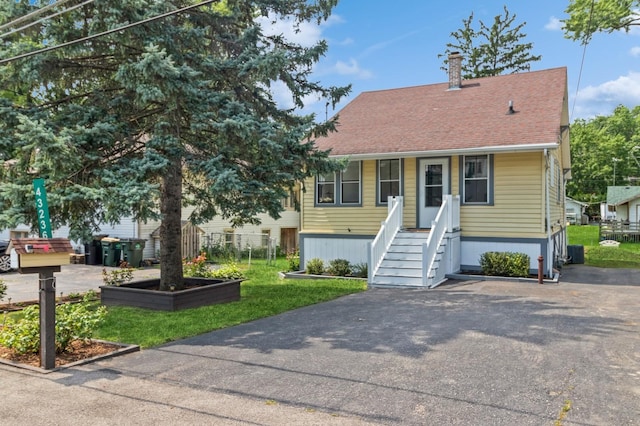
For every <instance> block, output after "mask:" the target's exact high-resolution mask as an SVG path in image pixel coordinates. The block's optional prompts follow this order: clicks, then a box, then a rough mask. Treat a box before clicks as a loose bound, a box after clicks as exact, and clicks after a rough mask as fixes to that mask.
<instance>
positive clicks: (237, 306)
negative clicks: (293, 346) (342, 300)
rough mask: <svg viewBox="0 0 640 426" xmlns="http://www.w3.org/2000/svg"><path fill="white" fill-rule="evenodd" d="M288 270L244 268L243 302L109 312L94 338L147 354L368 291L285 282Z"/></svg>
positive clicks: (344, 284) (280, 264)
mask: <svg viewBox="0 0 640 426" xmlns="http://www.w3.org/2000/svg"><path fill="white" fill-rule="evenodd" d="M286 265H287V262H286V260H284V259H278V260H277V261H276V263H275V264H272V265H266V264H265V262H264V261H255V260H254V261H252V263H251V268H250V269H246V267H247V266H246V265H244V269H245V273H246V275H247V278H248V279H247V280H246V281H244V282H243V283H242V285H241V290H240V292H241V300H240V301H238V302H232V303H225V304H220V305H211V306H205V307H201V308H195V309H185V310H181V311H176V312H164V311H152V310H147V309H139V308H130V307H120V306H113V307H110V308H109V312H108V314H107V318H106V321H105V322H104V323H103V324H102V325H101V326H100V327H99V328H98V329H97V331H96V334H95V337H96V338H98V339H104V340H109V341H115V342H121V343H128V344H137V345H140V346H141V347H143V348H148V347H151V346H156V345H159V344H162V343H166V342H170V341H172V340H177V339H182V338H185V337H190V336H196V335H198V334H202V333H206V332H208V331H212V330H218V329H221V328H225V327H229V326H233V325H237V324H242V323H246V322H249V321H253V320H256V319H259V318H264V317H269V316H272V315H276V314H279V313H282V312H286V311H290V310H292V309H296V308H300V307H303V306H307V305H313V304H315V303H320V302H324V301H327V300H331V299H335V298H338V297H340V296H344V295H347V294H351V293H357V292H361V291H364V290H366V288H367V283H366V281H362V280H345V279H324V280H292V279H286V280H285V279H281V278H280V277H279V276H278V272H279V271H283V270H285V268H286ZM241 267H242V266H241Z"/></svg>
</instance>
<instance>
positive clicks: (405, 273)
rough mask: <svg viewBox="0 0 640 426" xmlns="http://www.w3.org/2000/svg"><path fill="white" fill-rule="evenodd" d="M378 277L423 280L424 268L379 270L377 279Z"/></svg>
mask: <svg viewBox="0 0 640 426" xmlns="http://www.w3.org/2000/svg"><path fill="white" fill-rule="evenodd" d="M378 277H408V278H422V268H419V269H418V268H416V269H408V268H404V269H398V268H378V272H377V273H376V278H378Z"/></svg>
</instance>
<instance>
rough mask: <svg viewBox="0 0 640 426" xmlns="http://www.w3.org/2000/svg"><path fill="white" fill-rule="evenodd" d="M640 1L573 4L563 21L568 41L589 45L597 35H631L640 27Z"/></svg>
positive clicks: (575, 1) (580, 0) (588, 0)
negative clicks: (624, 33)
mask: <svg viewBox="0 0 640 426" xmlns="http://www.w3.org/2000/svg"><path fill="white" fill-rule="evenodd" d="M639 11H640V0H595V1H594V0H570V2H569V6H567V9H566V11H565V12H566V13H567V14H568V15H569V19H565V20H563V23H564V32H565V36H566V37H567V38H570V39H572V40H580V41H581V42H582V43H583V44H586V43H588V42H589V40H591V37H592V36H593V34H595V33H597V32H607V33H611V32H613V31H618V30H624V31H627V32H628V31H629V30H630V29H631V27H633V26H637V25H640V12H639Z"/></svg>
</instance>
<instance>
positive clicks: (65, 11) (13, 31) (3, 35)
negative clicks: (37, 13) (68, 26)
mask: <svg viewBox="0 0 640 426" xmlns="http://www.w3.org/2000/svg"><path fill="white" fill-rule="evenodd" d="M94 1H95V0H87V1H85V2H84V3H80V4H77V5H75V6H71V7H68V8H66V9H64V10H61V11H59V12H56V13H54V14H53V15H47V16H45V17H43V18H40V19H38V20H37V21H35V22H32V23H30V24H27V25H24V26H22V27H18V28H14V29H13V30H11V31H9V32H8V33H4V34H0V38H5V37H6V36H9V35H11V34H15V33H17V32H20V31H22V30H25V29H27V28H29V27H32V26H34V25H37V24H39V23H41V22H44V21H45V20H47V19H51V18H54V17H56V16H59V15H62V14H63V13H67V12H70V11H72V10H74V9H77V8H79V7H82V6H84V5H86V4H89V3H93V2H94ZM16 21H17V20H16ZM14 22H15V21H14Z"/></svg>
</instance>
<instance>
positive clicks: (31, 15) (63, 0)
mask: <svg viewBox="0 0 640 426" xmlns="http://www.w3.org/2000/svg"><path fill="white" fill-rule="evenodd" d="M68 1H69V0H57V1H56V2H55V3H51V4H50V5H48V6H45V7H42V8H40V9H37V10H34V11H33V12H31V13H27V14H26V15H24V16H21V17H20V18H17V19H14V20H13V21H11V22H7V23H6V24H2V25H0V31H1V30H4V29H5V28H10V27H12V26H14V25H17V24H19V23H21V22H24V21H27V20H29V19H31V18H34V17H36V16H38V15H40V14H42V13H44V12H47V11H48V10H49V9H53V8H54V7H56V6H60V5H61V4H64V3H66V2H68Z"/></svg>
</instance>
